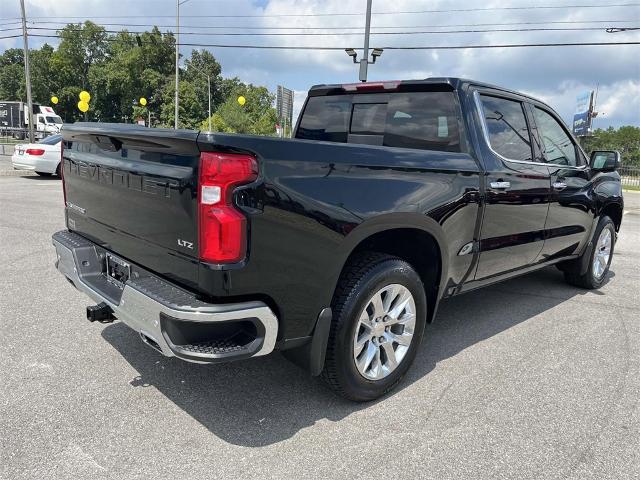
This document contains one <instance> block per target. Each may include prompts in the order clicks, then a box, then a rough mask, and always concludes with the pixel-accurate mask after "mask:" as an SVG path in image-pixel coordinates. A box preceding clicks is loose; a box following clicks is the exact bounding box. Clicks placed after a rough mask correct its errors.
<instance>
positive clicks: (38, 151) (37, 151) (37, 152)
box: [25, 148, 44, 156]
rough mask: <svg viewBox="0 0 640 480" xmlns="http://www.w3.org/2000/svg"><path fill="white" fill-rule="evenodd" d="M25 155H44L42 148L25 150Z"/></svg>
mask: <svg viewBox="0 0 640 480" xmlns="http://www.w3.org/2000/svg"><path fill="white" fill-rule="evenodd" d="M25 153H26V154H27V155H35V156H39V155H44V150H43V149H42V148H27V149H26V150H25Z"/></svg>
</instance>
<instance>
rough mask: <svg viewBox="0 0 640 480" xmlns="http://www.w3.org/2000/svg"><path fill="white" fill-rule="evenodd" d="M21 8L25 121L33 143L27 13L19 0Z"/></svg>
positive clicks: (22, 1)
mask: <svg viewBox="0 0 640 480" xmlns="http://www.w3.org/2000/svg"><path fill="white" fill-rule="evenodd" d="M20 8H21V9H22V39H23V41H24V75H25V79H26V82H27V108H28V109H29V111H28V112H27V122H29V143H33V140H34V138H33V99H32V98H31V72H30V71H29V40H28V39H27V14H26V13H25V11H24V0H20Z"/></svg>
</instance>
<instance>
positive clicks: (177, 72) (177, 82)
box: [174, 0, 180, 130]
mask: <svg viewBox="0 0 640 480" xmlns="http://www.w3.org/2000/svg"><path fill="white" fill-rule="evenodd" d="M179 43H180V0H176V98H175V101H174V103H175V107H176V110H175V113H174V128H175V129H176V130H177V129H178V86H179V85H180V79H179V77H178V74H179V70H180V66H179V62H180V46H179V45H178V44H179Z"/></svg>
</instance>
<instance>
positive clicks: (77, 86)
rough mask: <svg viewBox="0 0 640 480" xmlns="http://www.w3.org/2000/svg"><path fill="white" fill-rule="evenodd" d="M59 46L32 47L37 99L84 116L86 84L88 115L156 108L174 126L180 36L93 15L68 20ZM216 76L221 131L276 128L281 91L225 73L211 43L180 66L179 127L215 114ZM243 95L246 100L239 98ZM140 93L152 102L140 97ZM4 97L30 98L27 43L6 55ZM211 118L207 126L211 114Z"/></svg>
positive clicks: (106, 117)
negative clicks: (116, 24)
mask: <svg viewBox="0 0 640 480" xmlns="http://www.w3.org/2000/svg"><path fill="white" fill-rule="evenodd" d="M58 35H59V37H60V44H59V45H58V47H57V48H53V47H51V46H50V45H47V44H45V45H44V46H42V47H41V48H40V49H34V50H31V51H30V52H29V56H30V60H31V68H32V78H31V81H32V92H33V100H34V102H36V103H41V104H49V99H50V98H51V97H52V96H54V95H55V96H57V97H58V98H59V100H60V101H59V103H58V104H57V105H56V107H55V109H56V111H57V112H58V114H59V115H60V116H61V117H62V118H63V119H64V121H65V122H67V123H68V122H74V121H76V120H80V119H83V118H84V117H85V116H84V115H83V114H82V113H81V112H80V111H79V110H78V108H77V103H78V95H79V93H80V92H81V91H82V90H87V91H88V92H89V93H90V94H91V101H90V103H89V105H90V108H89V112H88V114H87V116H88V118H89V120H98V121H104V122H132V121H134V120H135V119H136V118H137V117H140V116H144V117H146V116H147V114H149V113H151V116H152V118H153V119H155V121H154V123H155V124H156V125H158V124H160V125H163V126H167V127H172V126H173V123H174V121H173V117H174V89H175V83H174V74H175V70H174V69H175V37H174V36H173V34H172V33H162V32H161V31H160V30H159V29H158V28H157V27H153V29H151V31H148V32H142V33H131V32H128V31H126V30H123V31H120V32H118V33H116V34H110V33H107V31H106V30H105V29H104V28H103V27H101V26H99V25H96V24H94V23H92V22H89V21H87V22H85V23H83V24H68V25H67V26H66V27H64V28H63V29H62V30H60V31H59V33H58ZM207 76H209V77H210V79H211V108H212V111H215V112H216V113H215V115H214V116H213V118H212V122H213V124H214V126H215V127H216V129H217V130H219V131H227V132H242V133H255V134H261V135H272V134H273V133H274V130H275V123H276V116H275V111H274V109H273V107H272V105H273V100H274V97H273V95H271V94H270V93H269V91H268V90H267V89H266V88H265V87H260V86H255V85H246V84H244V83H243V82H242V81H240V79H239V78H237V77H235V78H229V79H225V78H223V77H222V67H221V66H220V63H218V61H217V60H216V58H215V57H214V56H213V54H212V53H211V52H209V51H207V50H193V51H192V52H191V53H190V55H189V56H188V57H187V58H185V59H184V66H183V67H182V68H181V69H180V126H181V127H183V128H199V126H200V124H201V123H203V119H206V118H207V116H208V96H209V86H208V84H207ZM239 95H243V96H244V97H245V98H246V99H247V102H246V104H245V105H244V106H242V107H241V106H240V105H239V104H238V103H237V98H238V96H239ZM140 97H145V98H146V99H147V106H146V107H142V106H140V104H139V99H140ZM0 99H3V100H5V99H6V100H23V101H24V100H25V99H26V86H25V80H24V61H23V52H22V50H21V49H17V48H14V49H8V50H6V51H5V52H4V53H2V54H1V55H0ZM204 124H205V125H206V127H204V128H207V129H208V121H207V120H205V121H204Z"/></svg>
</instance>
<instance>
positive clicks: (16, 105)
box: [0, 100, 62, 140]
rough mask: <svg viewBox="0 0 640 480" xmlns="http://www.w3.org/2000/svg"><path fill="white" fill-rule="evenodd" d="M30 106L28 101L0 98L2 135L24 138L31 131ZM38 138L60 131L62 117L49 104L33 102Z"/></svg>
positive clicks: (0, 127) (35, 130) (0, 129)
mask: <svg viewBox="0 0 640 480" xmlns="http://www.w3.org/2000/svg"><path fill="white" fill-rule="evenodd" d="M28 111H29V107H28V105H27V103H26V102H19V101H5V100H0V135H4V136H12V137H14V138H17V139H20V140H23V139H25V138H26V137H27V136H28V132H29V116H28ZM33 122H34V133H35V136H36V138H38V139H40V138H44V137H46V136H49V135H53V134H56V133H60V130H61V129H62V119H61V118H60V117H59V116H58V114H57V113H56V112H55V110H54V109H53V108H51V107H49V106H45V105H39V104H36V103H34V104H33Z"/></svg>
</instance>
